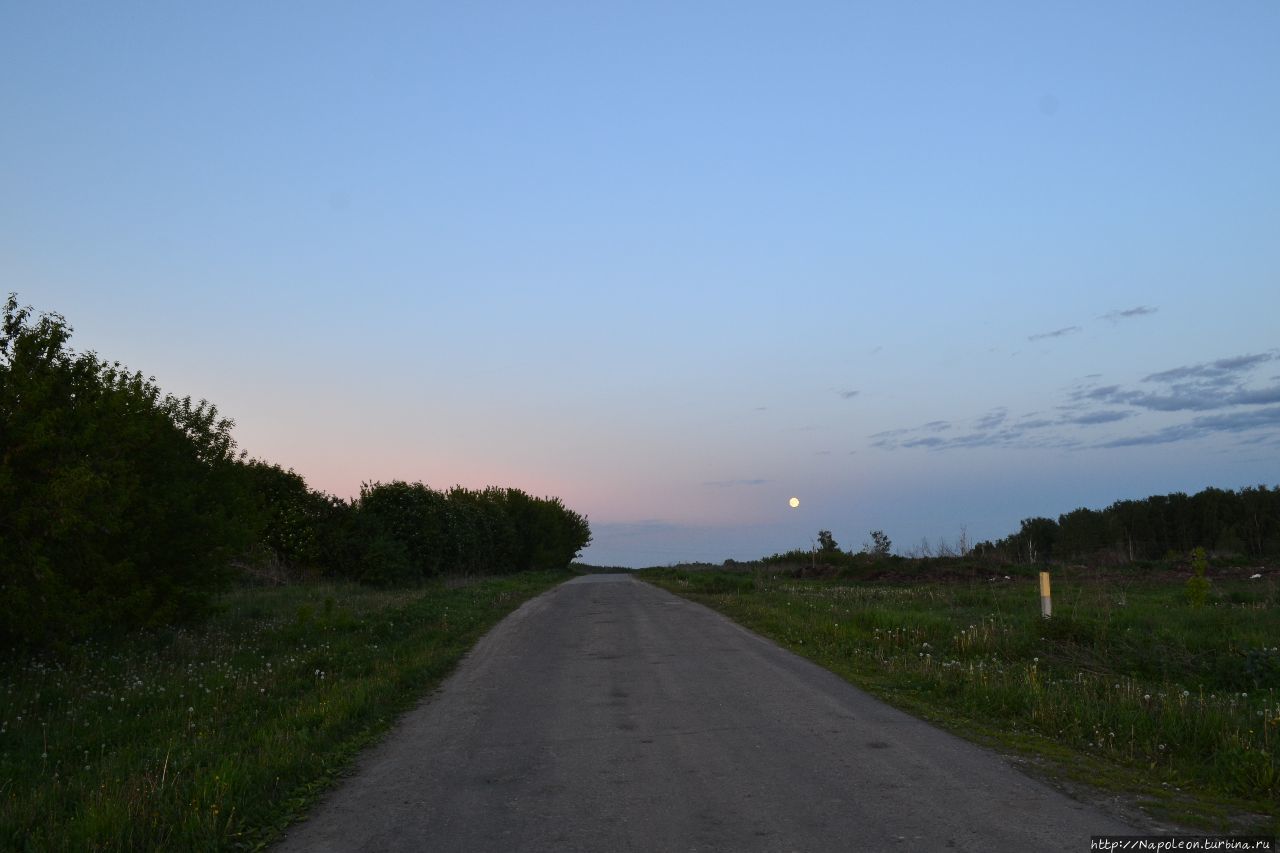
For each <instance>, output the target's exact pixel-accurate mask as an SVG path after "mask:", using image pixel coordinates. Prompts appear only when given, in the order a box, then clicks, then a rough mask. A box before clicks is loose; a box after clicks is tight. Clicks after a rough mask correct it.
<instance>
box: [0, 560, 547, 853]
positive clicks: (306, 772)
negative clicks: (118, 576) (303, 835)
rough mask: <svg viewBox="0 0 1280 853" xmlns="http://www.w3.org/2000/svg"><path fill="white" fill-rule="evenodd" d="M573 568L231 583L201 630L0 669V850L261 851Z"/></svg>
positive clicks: (11, 662)
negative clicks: (389, 586) (436, 582)
mask: <svg viewBox="0 0 1280 853" xmlns="http://www.w3.org/2000/svg"><path fill="white" fill-rule="evenodd" d="M567 577H569V574H568V573H567V572H565V573H545V572H544V573H527V574H521V575H514V576H509V577H502V578H490V579H485V580H480V581H477V582H475V583H471V584H468V585H465V586H452V587H449V586H436V587H430V588H427V589H425V590H397V591H377V590H371V589H367V588H361V587H356V586H319V585H299V586H290V587H281V588H271V589H261V588H259V589H243V590H239V591H236V592H234V593H232V594H230V595H227V596H226V597H224V598H223V599H222V602H221V603H222V608H221V611H220V613H219V615H218V616H216V617H215V618H214V619H213V620H212V621H211V622H209V623H208V624H206V625H204V626H202V627H200V628H198V629H190V630H181V631H171V632H168V633H164V634H161V635H151V636H147V637H134V638H131V639H129V640H126V641H119V642H115V643H113V644H109V645H102V644H84V645H77V646H73V647H70V648H66V649H63V650H62V651H60V652H59V653H57V654H50V655H44V656H37V657H33V656H31V655H17V656H15V655H13V654H11V655H10V656H9V657H10V659H8V660H5V661H4V662H2V663H0V792H2V796H0V849H5V850H24V849H32V850H138V849H145V850H151V849H168V850H225V849H249V850H253V849H259V848H261V847H264V846H265V845H266V844H267V843H269V842H270V841H271V840H272V839H274V838H275V837H277V835H278V834H279V832H280V830H281V829H282V828H283V827H284V826H286V825H287V823H288V822H289V821H290V820H291V819H292V818H293V817H294V816H296V815H297V814H298V813H299V812H301V810H302V809H303V808H304V807H305V806H307V805H308V804H309V803H310V802H312V801H313V800H314V799H315V798H316V796H317V795H318V794H319V793H320V792H321V791H322V790H323V789H324V788H325V787H326V786H327V785H328V784H329V783H330V782H331V780H332V779H333V778H334V776H335V775H336V774H338V773H339V772H341V771H342V770H343V769H344V768H345V767H346V766H348V764H349V763H350V761H351V759H352V758H353V757H354V755H355V754H356V752H357V751H358V750H359V749H360V748H361V747H364V746H366V745H368V744H369V743H370V742H372V741H373V740H374V739H375V738H376V737H377V736H378V735H379V734H380V733H381V732H383V731H384V730H385V729H386V728H387V727H388V725H389V724H390V723H391V722H392V721H393V719H394V718H395V716H396V715H397V714H399V713H400V712H402V711H405V710H407V709H408V708H410V707H412V706H413V705H414V704H415V702H416V701H417V700H418V699H419V698H421V697H422V696H423V695H424V694H425V693H426V692H427V691H428V690H429V689H430V688H431V687H433V686H434V685H436V684H437V683H439V681H440V680H441V679H442V678H443V677H444V676H445V675H446V674H447V673H448V672H449V671H450V670H451V669H452V668H453V667H454V665H455V664H456V663H457V662H458V660H459V659H460V658H461V657H462V655H463V654H464V653H465V652H466V651H467V649H469V648H470V647H471V646H472V645H473V644H474V643H475V641H476V640H477V639H479V637H480V636H481V635H482V634H483V633H484V632H485V631H486V630H488V628H490V627H491V626H492V625H493V624H495V623H496V622H497V621H498V620H500V619H501V618H502V617H503V616H505V615H506V614H507V613H509V612H510V611H511V610H513V609H515V608H516V607H517V606H518V605H519V604H520V603H521V602H523V601H525V600H526V599H528V598H530V597H532V596H533V595H536V594H537V593H539V592H542V591H543V590H545V589H548V588H549V587H551V586H552V585H554V584H556V583H558V582H560V581H562V580H565V579H566V578H567Z"/></svg>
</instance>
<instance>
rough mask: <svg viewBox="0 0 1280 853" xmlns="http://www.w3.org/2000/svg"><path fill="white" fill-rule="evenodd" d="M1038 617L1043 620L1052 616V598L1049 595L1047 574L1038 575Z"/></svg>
mask: <svg viewBox="0 0 1280 853" xmlns="http://www.w3.org/2000/svg"><path fill="white" fill-rule="evenodd" d="M1040 615H1041V616H1043V617H1044V618H1045V619H1049V618H1051V617H1052V616H1053V596H1052V595H1050V594H1049V573H1048V572H1041V573H1040Z"/></svg>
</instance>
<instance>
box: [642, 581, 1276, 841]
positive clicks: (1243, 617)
mask: <svg viewBox="0 0 1280 853" xmlns="http://www.w3.org/2000/svg"><path fill="white" fill-rule="evenodd" d="M1015 574H1017V576H1016V577H1009V578H1006V577H1004V576H1003V575H1000V576H996V577H994V578H987V577H984V578H983V579H982V580H977V579H974V580H971V581H967V582H964V581H961V582H957V581H955V580H954V579H953V580H950V581H947V582H940V581H929V580H927V579H922V580H921V581H919V582H916V583H912V584H910V585H907V584H883V583H857V582H849V581H841V580H794V579H789V578H784V577H779V576H776V575H770V574H766V573H763V572H755V573H752V574H742V573H724V572H685V571H680V570H675V569H665V570H664V569H660V570H648V571H646V572H644V573H643V574H642V575H641V577H643V578H644V579H645V580H648V581H650V582H651V583H654V584H656V585H657V586H660V587H662V588H664V589H667V590H670V591H671V592H675V593H677V594H679V595H683V596H685V597H686V598H690V599H692V600H695V601H698V602H701V603H703V604H706V605H708V606H710V607H712V608H714V609H716V610H718V611H720V612H721V613H724V614H725V615H726V616H729V617H730V618H732V619H734V620H735V621H737V622H739V623H740V624H742V625H744V626H745V627H747V628H750V629H751V630H753V631H756V632H757V633H760V634H763V635H764V636H767V637H769V638H770V639H772V640H774V641H775V642H777V643H779V644H780V645H782V646H785V647H786V648H788V649H790V650H792V651H794V652H796V653H798V654H801V655H803V656H805V657H807V658H810V659H811V660H813V661H815V662H816V663H818V664H820V665H822V666H824V667H826V668H828V669H830V670H832V671H834V672H836V673H837V674H839V675H841V676H843V677H845V678H846V679H848V680H849V681H851V682H853V683H855V684H857V685H858V686H860V687H863V688H865V689H867V690H868V691H869V692H871V693H873V694H875V695H877V696H880V697H881V698H883V699H885V700H887V701H889V702H890V703H892V704H894V705H896V706H898V707H901V708H903V709H904V710H907V711H909V712H911V713H913V714H916V715H917V716H921V717H923V718H925V719H929V720H931V721H933V722H937V723H940V724H942V725H944V726H946V727H947V728H949V729H951V730H953V731H955V732H957V733H958V734H961V735H964V736H967V737H970V738H972V739H976V740H979V741H981V742H983V743H985V744H987V745H990V746H996V747H998V748H1002V749H1005V750H1007V751H1009V752H1012V753H1014V754H1015V755H1019V756H1021V757H1022V758H1023V760H1024V761H1027V762H1030V763H1032V764H1033V765H1034V769H1039V770H1040V771H1042V772H1045V771H1047V774H1048V775H1049V776H1051V777H1058V778H1061V777H1067V778H1069V779H1073V780H1075V781H1076V782H1087V783H1088V784H1089V785H1090V786H1092V787H1094V788H1101V789H1104V790H1109V791H1112V792H1123V793H1124V794H1126V795H1128V796H1129V797H1135V796H1136V799H1137V802H1138V804H1139V805H1141V806H1142V808H1143V809H1144V810H1145V811H1147V812H1148V814H1150V815H1151V816H1152V817H1154V818H1156V819H1158V820H1164V821H1171V822H1174V823H1178V824H1183V825H1189V826H1198V827H1201V828H1206V829H1213V830H1216V831H1242V830H1252V831H1262V832H1266V833H1268V834H1277V833H1280V804H1278V802H1277V800H1278V799H1280V689H1277V688H1280V596H1278V595H1277V589H1276V585H1275V583H1274V582H1273V581H1271V580H1264V581H1262V582H1257V581H1254V582H1250V581H1237V582H1234V583H1232V584H1226V585H1223V584H1215V587H1216V589H1215V593H1214V596H1213V598H1212V599H1211V603H1210V604H1208V605H1206V606H1204V607H1191V606H1189V605H1188V604H1187V601H1186V598H1185V595H1184V591H1183V589H1182V588H1181V586H1180V585H1177V584H1170V583H1168V582H1163V583H1159V582H1153V581H1150V580H1145V581H1144V580H1141V579H1137V578H1135V579H1133V580H1116V579H1114V578H1107V579H1096V578H1094V579H1091V578H1090V577H1089V576H1088V574H1087V573H1085V572H1080V573H1075V574H1072V573H1055V578H1054V617H1053V618H1052V619H1051V620H1043V619H1041V618H1040V615H1039V598H1038V594H1039V593H1038V587H1037V584H1036V581H1035V580H1034V579H1033V577H1031V576H1029V573H1015Z"/></svg>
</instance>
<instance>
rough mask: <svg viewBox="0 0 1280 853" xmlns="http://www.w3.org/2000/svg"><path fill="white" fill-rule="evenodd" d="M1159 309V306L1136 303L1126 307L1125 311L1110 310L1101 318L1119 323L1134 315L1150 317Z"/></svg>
mask: <svg viewBox="0 0 1280 853" xmlns="http://www.w3.org/2000/svg"><path fill="white" fill-rule="evenodd" d="M1159 310H1160V309H1159V308H1156V307H1154V306H1147V305H1136V306H1134V307H1133V308H1126V309H1125V310H1123V311H1108V312H1107V313H1105V314H1103V315H1102V317H1100V318H1099V319H1102V320H1110V321H1111V322H1112V323H1117V322H1119V321H1121V320H1128V319H1131V318H1133V317H1148V316H1150V315H1152V314H1154V313H1156V312H1157V311H1159Z"/></svg>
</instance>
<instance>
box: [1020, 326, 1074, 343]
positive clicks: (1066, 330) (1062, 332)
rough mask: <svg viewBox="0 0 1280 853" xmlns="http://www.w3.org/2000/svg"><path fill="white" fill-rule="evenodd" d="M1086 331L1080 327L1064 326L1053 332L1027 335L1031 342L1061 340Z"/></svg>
mask: <svg viewBox="0 0 1280 853" xmlns="http://www.w3.org/2000/svg"><path fill="white" fill-rule="evenodd" d="M1082 331H1084V330H1083V329H1081V328H1080V327H1079V326H1063V327H1062V328H1061V329H1054V330H1053V331H1052V332H1040V333H1039V334H1037V335H1027V340H1029V341H1042V340H1044V339H1045V338H1061V337H1065V336H1067V335H1074V334H1075V333H1076V332H1082Z"/></svg>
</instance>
